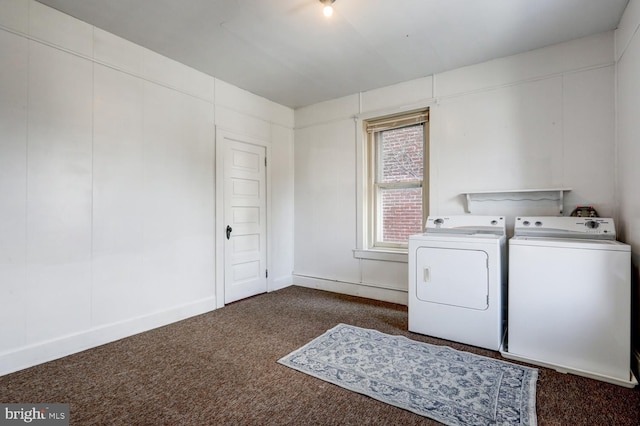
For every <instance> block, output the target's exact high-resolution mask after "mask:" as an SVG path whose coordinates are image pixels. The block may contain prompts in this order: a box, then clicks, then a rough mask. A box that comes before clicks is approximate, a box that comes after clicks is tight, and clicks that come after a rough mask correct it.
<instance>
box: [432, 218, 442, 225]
mask: <svg viewBox="0 0 640 426" xmlns="http://www.w3.org/2000/svg"><path fill="white" fill-rule="evenodd" d="M433 223H435V224H436V225H442V224H443V223H444V219H442V218H437V219H436V220H434V221H433Z"/></svg>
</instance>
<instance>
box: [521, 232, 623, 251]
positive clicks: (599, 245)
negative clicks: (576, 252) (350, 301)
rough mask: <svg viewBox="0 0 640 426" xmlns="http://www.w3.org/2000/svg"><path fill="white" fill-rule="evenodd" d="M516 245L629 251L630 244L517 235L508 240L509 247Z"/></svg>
mask: <svg viewBox="0 0 640 426" xmlns="http://www.w3.org/2000/svg"><path fill="white" fill-rule="evenodd" d="M516 246H535V247H555V248H566V249H581V250H609V251H623V252H631V246H630V245H629V244H625V243H621V242H620V241H611V240H596V239H586V238H548V237H528V236H517V237H513V238H511V239H510V240H509V247H516Z"/></svg>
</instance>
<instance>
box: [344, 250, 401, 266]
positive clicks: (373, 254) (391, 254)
mask: <svg viewBox="0 0 640 426" xmlns="http://www.w3.org/2000/svg"><path fill="white" fill-rule="evenodd" d="M353 257H355V258H356V259H367V260H382V261H385V262H399V263H408V262H409V255H408V254H407V251H406V250H374V249H366V250H365V249H354V250H353Z"/></svg>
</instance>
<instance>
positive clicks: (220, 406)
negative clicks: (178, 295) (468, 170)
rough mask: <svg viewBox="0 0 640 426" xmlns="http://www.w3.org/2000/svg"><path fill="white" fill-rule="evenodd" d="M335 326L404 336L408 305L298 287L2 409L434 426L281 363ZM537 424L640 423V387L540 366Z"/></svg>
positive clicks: (209, 318) (12, 395)
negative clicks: (45, 407)
mask: <svg viewBox="0 0 640 426" xmlns="http://www.w3.org/2000/svg"><path fill="white" fill-rule="evenodd" d="M338 323H345V324H351V325H355V326H358V327H364V328H372V329H376V330H379V331H381V332H383V333H388V334H399V335H404V336H407V337H410V338H412V339H414V340H418V341H422V342H428V343H432V344H441V345H447V346H451V347H453V348H455V349H459V350H466V351H469V352H473V353H476V354H479V355H484V356H489V357H494V358H498V359H501V357H500V354H499V353H497V352H493V351H489V350H483V349H478V348H474V347H469V346H465V345H462V344H458V343H453V342H448V341H443V340H439V339H434V338H430V337H427V336H422V335H419V334H413V333H409V332H408V331H407V308H406V306H401V305H395V304H391V303H385V302H377V301H373V300H369V299H362V298H357V297H351V296H345V295H340V294H335V293H329V292H323V291H318V290H312V289H307V288H302V287H295V286H294V287H289V288H286V289H283V290H280V291H276V292H273V293H268V294H263V295H260V296H256V297H253V298H250V299H246V300H243V301H240V302H236V303H233V304H230V305H227V306H226V307H224V308H222V309H218V310H216V311H213V312H210V313H208V314H204V315H200V316H197V317H194V318H190V319H187V320H184V321H181V322H178V323H175V324H171V325H168V326H165V327H161V328H158V329H155V330H152V331H149V332H146V333H142V334H138V335H136V336H132V337H129V338H126V339H122V340H119V341H117V342H114V343H110V344H107V345H103V346H100V347H98V348H94V349H90V350H87V351H84V352H82V353H79V354H75V355H71V356H68V357H65V358H62V359H59V360H56V361H52V362H49V363H46V364H42V365H39V366H36V367H32V368H29V369H26V370H22V371H19V372H16V373H13V374H9V375H6V376H3V377H0V402H3V403H39V402H47V403H54V402H58V403H69V404H70V417H71V424H74V425H85V424H100V425H102V424H104V425H223V424H224V425H227V424H229V425H285V424H291V425H436V424H438V423H437V422H435V421H433V420H430V419H427V418H424V417H421V416H419V415H417V414H413V413H410V412H408V411H405V410H402V409H400V408H396V407H393V406H390V405H387V404H384V403H382V402H379V401H376V400H374V399H372V398H369V397H366V396H363V395H360V394H358V393H355V392H350V391H348V390H346V389H342V388H340V387H338V386H335V385H332V384H329V383H327V382H324V381H322V380H319V379H316V378H313V377H311V376H308V375H306V374H303V373H300V372H297V371H295V370H292V369H290V368H288V367H285V366H283V365H280V364H277V363H276V361H277V360H278V359H280V358H281V357H283V356H285V355H287V354H288V353H290V352H291V351H293V350H295V349H297V348H299V347H300V346H302V345H304V344H305V343H307V342H309V341H310V340H312V339H314V338H315V337H317V336H319V335H320V334H322V333H324V332H325V331H326V330H328V329H330V328H332V327H334V326H335V325H337V324H338ZM537 416H538V424H540V425H633V426H637V425H639V424H640V390H639V388H638V387H636V388H634V389H627V388H623V387H620V386H616V385H611V384H607V383H602V382H599V381H596V380H592V379H587V378H583V377H578V376H574V375H565V374H560V373H558V372H556V371H554V370H550V369H546V368H539V378H538V386H537Z"/></svg>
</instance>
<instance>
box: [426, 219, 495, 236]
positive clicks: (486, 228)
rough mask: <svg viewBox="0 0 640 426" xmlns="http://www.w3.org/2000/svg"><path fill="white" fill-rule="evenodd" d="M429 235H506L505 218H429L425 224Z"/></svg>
mask: <svg viewBox="0 0 640 426" xmlns="http://www.w3.org/2000/svg"><path fill="white" fill-rule="evenodd" d="M425 231H426V232H427V233H438V232H440V233H449V234H498V235H505V234H506V224H505V217H504V216H478V215H454V216H429V217H428V218H427V223H426V224H425Z"/></svg>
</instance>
